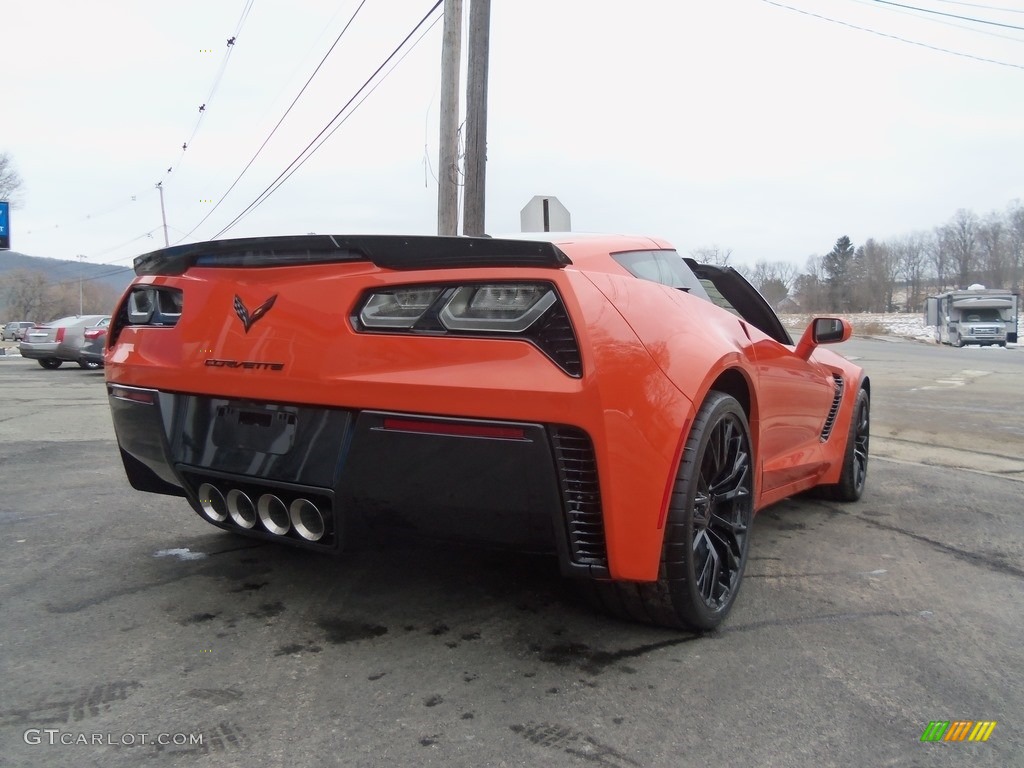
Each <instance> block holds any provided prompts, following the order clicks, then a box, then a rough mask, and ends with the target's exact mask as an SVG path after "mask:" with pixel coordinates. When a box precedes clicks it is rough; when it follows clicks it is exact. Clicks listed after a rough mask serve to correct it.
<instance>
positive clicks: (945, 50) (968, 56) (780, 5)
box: [761, 0, 1024, 69]
mask: <svg viewBox="0 0 1024 768" xmlns="http://www.w3.org/2000/svg"><path fill="white" fill-rule="evenodd" d="M761 2H763V3H767V4H768V5H774V6H775V7H776V8H785V9H786V10H787V11H793V12H794V13H800V14H803V15H804V16H810V17H812V18H815V19H821V20H822V21H827V22H830V23H832V24H839V25H840V26H843V27H849V28H850V29H856V30H859V31H861V32H868V33H870V34H872V35H878V36H879V37H885V38H888V39H890V40H898V41H899V42H901V43H908V44H910V45H916V46H918V47H920V48H927V49H928V50H931V51H938V52H940V53H949V54H952V55H953V56H961V57H963V58H965V59H973V60H974V61H983V62H985V63H986V64H998V65H999V66H1001V67H1012V68H1014V69H1024V64H1012V63H1010V62H1007V61H998V60H996V59H988V58H985V57H984V56H974V55H972V54H970V53H962V52H960V51H953V50H950V49H949V48H940V47H939V46H937V45H929V44H928V43H921V42H918V41H917V40H908V39H907V38H905V37H900V36H899V35H893V34H889V33H888V32H879V31H878V30H877V29H869V28H868V27H862V26H859V25H857V24H851V23H850V22H848V21H840V20H839V19H833V18H830V17H828V16H822V15H821V14H818V13H812V12H811V11H805V10H803V9H801V8H794V7H793V6H791V5H784V4H783V3H779V2H776V0H761Z"/></svg>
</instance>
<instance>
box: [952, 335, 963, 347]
mask: <svg viewBox="0 0 1024 768" xmlns="http://www.w3.org/2000/svg"><path fill="white" fill-rule="evenodd" d="M963 345H964V340H963V339H962V338H960V334H957V336H956V341H954V342H953V346H954V347H956V348H957V349H960V348H961V347H963Z"/></svg>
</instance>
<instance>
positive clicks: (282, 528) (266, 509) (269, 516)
mask: <svg viewBox="0 0 1024 768" xmlns="http://www.w3.org/2000/svg"><path fill="white" fill-rule="evenodd" d="M257 510H258V512H259V516H260V522H261V523H263V527H264V528H266V529H267V530H268V531H270V532H271V533H276V534H277V535H278V536H284V535H285V534H286V533H288V528H289V527H290V526H291V521H290V520H289V517H288V507H287V506H285V503H284V502H283V501H281V499H279V498H278V497H277V496H275V495H274V494H272V493H265V494H263V495H262V496H260V501H259V505H258V506H257Z"/></svg>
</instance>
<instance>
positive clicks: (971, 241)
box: [942, 208, 979, 288]
mask: <svg viewBox="0 0 1024 768" xmlns="http://www.w3.org/2000/svg"><path fill="white" fill-rule="evenodd" d="M978 226H979V225H978V216H977V214H975V213H974V212H973V211H969V210H967V209H966V208H961V209H959V210H958V211H957V212H956V213H955V214H953V220H952V221H950V222H949V224H947V225H946V226H944V227H942V239H943V240H944V242H945V244H946V246H947V248H948V249H949V255H950V257H951V258H952V260H953V266H955V267H956V276H957V283H958V285H959V286H960V287H961V288H966V287H967V286H968V285H969V284H970V282H971V270H972V269H973V268H974V265H975V261H976V259H977V257H978Z"/></svg>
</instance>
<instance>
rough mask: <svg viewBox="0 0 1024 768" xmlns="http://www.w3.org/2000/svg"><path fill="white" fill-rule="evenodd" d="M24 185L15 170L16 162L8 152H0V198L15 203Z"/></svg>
mask: <svg viewBox="0 0 1024 768" xmlns="http://www.w3.org/2000/svg"><path fill="white" fill-rule="evenodd" d="M23 186H24V182H22V180H21V176H19V175H18V172H17V171H16V170H14V163H13V162H11V157H10V155H8V154H7V153H6V152H0V200H7V201H9V202H10V203H11V205H14V204H16V203H18V202H20V200H19V194H18V193H19V192H20V191H21V188H22V187H23Z"/></svg>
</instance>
